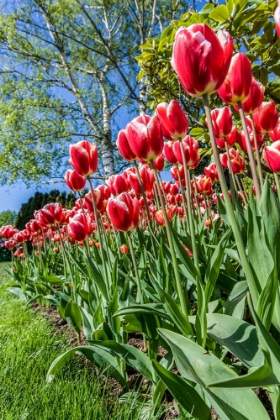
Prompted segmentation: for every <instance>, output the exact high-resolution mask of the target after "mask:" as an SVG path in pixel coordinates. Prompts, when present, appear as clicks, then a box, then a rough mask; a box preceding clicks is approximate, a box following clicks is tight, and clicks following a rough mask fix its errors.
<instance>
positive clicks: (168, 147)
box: [163, 141, 178, 165]
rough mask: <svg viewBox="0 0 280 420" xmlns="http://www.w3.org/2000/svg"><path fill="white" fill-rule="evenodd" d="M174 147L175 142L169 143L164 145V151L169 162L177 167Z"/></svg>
mask: <svg viewBox="0 0 280 420" xmlns="http://www.w3.org/2000/svg"><path fill="white" fill-rule="evenodd" d="M173 145H174V143H173V141H168V142H166V143H164V148H163V151H164V155H165V157H166V159H167V160H168V162H169V163H172V165H177V163H178V160H177V158H176V156H175V155H174V150H173Z"/></svg>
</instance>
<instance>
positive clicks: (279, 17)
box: [274, 0, 280, 38]
mask: <svg viewBox="0 0 280 420" xmlns="http://www.w3.org/2000/svg"><path fill="white" fill-rule="evenodd" d="M274 21H275V27H276V33H277V35H278V37H279V38H280V1H279V0H278V6H277V7H276V9H275V12H274Z"/></svg>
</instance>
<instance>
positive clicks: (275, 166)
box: [263, 140, 280, 174]
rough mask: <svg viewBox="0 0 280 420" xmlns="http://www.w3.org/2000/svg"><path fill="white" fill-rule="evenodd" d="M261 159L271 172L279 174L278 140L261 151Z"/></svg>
mask: <svg viewBox="0 0 280 420" xmlns="http://www.w3.org/2000/svg"><path fill="white" fill-rule="evenodd" d="M263 158H264V161H265V163H266V164H267V166H268V167H269V169H270V170H271V171H272V172H275V173H276V174H280V140H277V141H275V142H274V143H272V144H271V145H270V146H266V147H265V148H264V149H263Z"/></svg>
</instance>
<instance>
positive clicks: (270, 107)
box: [253, 101, 279, 134]
mask: <svg viewBox="0 0 280 420" xmlns="http://www.w3.org/2000/svg"><path fill="white" fill-rule="evenodd" d="M278 119H279V116H278V112H277V109H276V106H275V103H274V102H273V101H271V102H263V103H262V104H261V106H260V107H259V109H258V111H257V112H256V113H255V114H253V120H254V123H255V127H256V131H257V132H259V133H261V134H265V133H269V132H270V131H272V130H274V128H275V127H276V125H277V123H278Z"/></svg>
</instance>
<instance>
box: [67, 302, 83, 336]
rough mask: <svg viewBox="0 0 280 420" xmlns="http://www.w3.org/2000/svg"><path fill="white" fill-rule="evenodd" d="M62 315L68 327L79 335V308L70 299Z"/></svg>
mask: <svg viewBox="0 0 280 420" xmlns="http://www.w3.org/2000/svg"><path fill="white" fill-rule="evenodd" d="M64 315H65V319H66V321H67V322H68V324H69V325H70V327H71V328H72V329H73V330H74V331H76V333H78V334H79V333H80V331H81V327H82V316H81V312H80V307H79V306H78V305H77V303H75V302H73V300H72V299H70V300H69V302H68V303H67V305H66V307H65V312H64Z"/></svg>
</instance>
